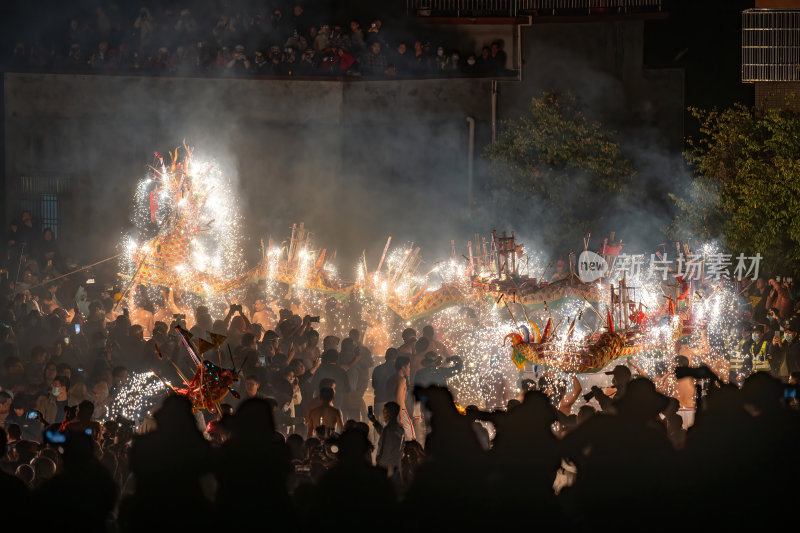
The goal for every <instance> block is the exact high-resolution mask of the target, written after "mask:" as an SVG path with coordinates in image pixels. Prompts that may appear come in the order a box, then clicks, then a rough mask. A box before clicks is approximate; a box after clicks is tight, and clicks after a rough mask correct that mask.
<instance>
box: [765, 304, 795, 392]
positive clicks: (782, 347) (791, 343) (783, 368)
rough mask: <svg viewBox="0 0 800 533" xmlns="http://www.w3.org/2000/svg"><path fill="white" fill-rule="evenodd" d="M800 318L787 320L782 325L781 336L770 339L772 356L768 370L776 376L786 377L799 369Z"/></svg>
mask: <svg viewBox="0 0 800 533" xmlns="http://www.w3.org/2000/svg"><path fill="white" fill-rule="evenodd" d="M798 333H800V319H798V318H793V319H792V320H787V321H786V322H785V323H784V325H783V338H780V339H779V338H778V337H777V336H775V337H773V339H772V350H773V353H772V357H770V359H769V362H770V372H771V374H772V375H773V376H775V377H777V378H781V379H784V378H788V377H789V375H790V374H791V373H792V372H797V371H800V341H798V339H797V335H798Z"/></svg>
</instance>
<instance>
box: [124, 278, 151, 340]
mask: <svg viewBox="0 0 800 533" xmlns="http://www.w3.org/2000/svg"><path fill="white" fill-rule="evenodd" d="M137 289H138V290H137V291H136V292H135V294H134V296H133V298H130V299H129V303H133V305H132V306H131V309H130V321H131V324H138V325H139V326H142V329H143V330H144V336H145V338H147V339H149V338H150V337H151V336H152V335H153V326H154V325H155V320H154V319H153V313H151V312H150V311H148V310H147V309H145V308H144V307H142V306H143V305H144V303H145V298H144V294H143V292H144V287H142V286H141V285H140V286H139V287H137Z"/></svg>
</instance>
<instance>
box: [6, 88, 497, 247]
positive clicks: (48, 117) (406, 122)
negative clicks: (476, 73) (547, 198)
mask: <svg viewBox="0 0 800 533" xmlns="http://www.w3.org/2000/svg"><path fill="white" fill-rule="evenodd" d="M5 104H6V108H5V131H6V147H5V148H6V177H7V192H8V194H7V196H6V198H7V206H8V208H9V213H10V216H17V215H18V213H16V212H14V207H15V205H16V198H15V195H14V183H15V180H17V179H18V178H19V177H20V176H28V175H35V176H52V175H68V176H70V177H71V178H72V187H73V194H72V200H71V202H69V204H68V205H65V206H64V207H63V209H62V216H63V218H64V219H65V220H66V221H69V222H68V223H69V224H70V225H71V227H65V228H63V229H62V232H61V233H62V235H63V236H64V238H66V237H67V236H68V235H70V234H72V235H85V234H91V235H93V236H94V237H95V240H96V245H97V247H98V248H99V250H98V255H99V253H100V250H102V253H108V254H109V255H111V252H113V248H114V246H115V245H116V243H117V242H118V241H119V236H120V234H121V233H122V232H123V231H124V229H125V227H126V226H127V223H128V218H129V212H128V208H129V205H130V203H131V198H132V195H133V191H134V188H135V185H136V182H137V181H138V180H139V179H140V178H141V177H142V176H143V175H144V173H145V171H146V165H147V164H149V163H150V162H151V159H152V153H153V151H156V150H157V151H159V152H162V153H164V152H166V150H168V149H170V148H173V147H175V146H178V145H179V144H181V143H182V142H183V139H186V141H187V143H189V144H190V145H194V146H195V147H197V149H198V154H200V155H202V154H207V155H208V156H213V157H216V158H217V159H218V160H219V163H220V164H221V165H222V166H223V168H225V169H226V173H227V174H229V175H232V176H233V177H234V178H236V179H238V183H239V190H240V191H241V205H242V211H243V214H244V216H245V220H246V224H247V233H248V234H249V235H250V236H251V237H252V240H253V242H257V241H258V238H260V237H262V236H266V235H268V234H272V235H273V236H275V237H276V238H282V237H284V234H285V233H286V232H287V231H288V229H287V228H288V227H289V226H290V224H291V223H292V222H293V221H304V222H305V223H306V225H307V226H310V229H311V230H312V231H314V232H316V233H317V234H319V236H320V241H321V242H324V243H329V242H333V243H335V245H336V246H339V247H340V253H341V252H344V253H348V254H353V253H360V252H361V250H362V249H363V248H364V247H368V246H369V245H371V244H372V242H373V241H375V242H380V241H382V240H384V239H385V236H386V235H387V234H388V233H389V232H398V233H399V234H397V233H393V234H394V235H396V236H397V237H398V238H403V237H404V236H406V235H408V236H409V238H411V239H413V238H414V237H412V235H413V234H416V233H425V227H424V225H423V224H422V222H421V221H420V219H419V217H415V216H414V213H415V212H421V213H425V214H426V224H439V225H445V224H451V223H452V221H453V210H452V209H446V208H445V207H446V205H445V204H448V205H453V206H458V205H459V204H465V203H466V196H467V193H466V176H465V172H466V146H467V123H466V120H465V118H466V116H467V115H474V116H475V117H476V119H477V120H478V121H479V122H480V123H481V124H484V125H485V124H488V122H489V110H490V106H489V82H488V81H485V80H451V81H441V80H439V81H437V80H430V81H404V82H394V81H376V82H357V83H347V82H340V81H295V80H292V81H281V80H266V81H265V80H259V81H256V80H229V79H226V80H217V79H182V78H154V77H149V78H148V77H144V78H138V77H125V76H113V77H112V76H71V75H33V74H6V76H5ZM487 135H488V134H486V133H485V132H484V133H483V139H484V142H485V140H486V137H487ZM443 199H444V200H446V202H445V203H442V201H443ZM332 222H335V223H332ZM398 222H399V223H398ZM428 233H429V232H428Z"/></svg>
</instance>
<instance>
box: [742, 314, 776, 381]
mask: <svg viewBox="0 0 800 533" xmlns="http://www.w3.org/2000/svg"><path fill="white" fill-rule="evenodd" d="M770 351H771V350H770V345H769V343H768V342H767V339H765V338H764V330H763V329H761V326H760V325H758V324H756V325H754V326H753V327H752V328H751V330H750V338H749V339H747V341H745V343H744V345H743V346H742V355H743V356H744V358H745V366H744V368H742V374H744V377H747V376H749V375H750V373H751V372H769V371H770V365H769V356H770ZM748 360H749V363H750V369H748V368H747V361H748Z"/></svg>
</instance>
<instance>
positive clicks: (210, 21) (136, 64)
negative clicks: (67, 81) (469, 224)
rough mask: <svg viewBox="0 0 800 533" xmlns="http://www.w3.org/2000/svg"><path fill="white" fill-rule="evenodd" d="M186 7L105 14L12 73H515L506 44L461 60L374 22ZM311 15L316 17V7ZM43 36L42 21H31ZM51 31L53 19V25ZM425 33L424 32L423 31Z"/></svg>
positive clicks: (21, 47)
mask: <svg viewBox="0 0 800 533" xmlns="http://www.w3.org/2000/svg"><path fill="white" fill-rule="evenodd" d="M276 6H277V7H275V8H274V9H265V8H264V6H263V5H260V4H254V5H244V6H242V5H235V4H231V5H228V6H224V7H220V6H216V7H215V6H214V5H213V4H212V3H209V2H205V3H200V4H191V5H188V4H187V5H186V6H185V8H182V9H176V8H173V7H162V8H159V9H155V8H148V7H141V8H138V7H137V8H136V11H130V9H129V8H128V7H126V6H125V5H124V4H111V5H110V6H109V7H106V8H104V7H102V6H98V7H97V8H96V9H95V10H94V12H91V13H87V14H85V15H84V16H77V15H76V16H75V18H71V19H69V20H64V21H63V27H62V28H59V29H57V30H55V31H40V32H39V33H41V35H40V36H39V38H38V39H35V40H20V41H18V42H16V43H15V45H14V48H13V52H12V53H11V55H10V58H9V60H8V63H9V65H8V66H9V67H10V68H11V69H22V70H24V69H36V70H55V71H95V72H118V73H147V74H165V75H170V74H171V75H184V76H186V75H203V76H235V77H242V76H281V77H285V76H350V77H353V76H364V77H377V78H395V77H399V78H402V77H446V76H491V75H503V74H506V73H509V72H508V71H507V70H506V69H507V56H506V52H505V51H504V50H503V42H502V41H494V42H492V43H491V44H489V43H487V44H486V46H484V47H482V49H481V50H479V51H475V50H469V51H459V50H456V49H455V48H454V47H453V46H451V45H448V44H447V43H439V42H431V41H430V40H428V39H427V38H421V37H413V36H412V37H409V35H413V34H410V33H409V32H407V31H405V30H403V31H400V30H399V29H392V28H387V27H385V26H384V22H383V20H382V19H381V18H379V17H375V18H373V19H371V20H370V21H369V24H368V25H366V24H365V25H364V26H362V21H359V20H355V19H349V18H348V19H346V20H331V18H332V17H333V15H330V14H327V13H324V12H319V11H318V12H316V13H313V14H312V13H310V11H309V10H307V9H306V8H304V6H302V5H292V6H291V7H289V6H286V8H284V7H283V6H282V3H281V4H276ZM309 9H311V8H309ZM22 23H23V24H29V25H32V26H33V27H32V28H31V31H30V34H31V35H36V34H37V32H36V31H35V30H36V29H37V27H38V26H44V24H43V23H42V22H41V21H40V20H38V19H34V20H25V21H22ZM50 23H52V21H51V20H50V19H48V21H47V24H50ZM419 31H420V32H421V30H419Z"/></svg>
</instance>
